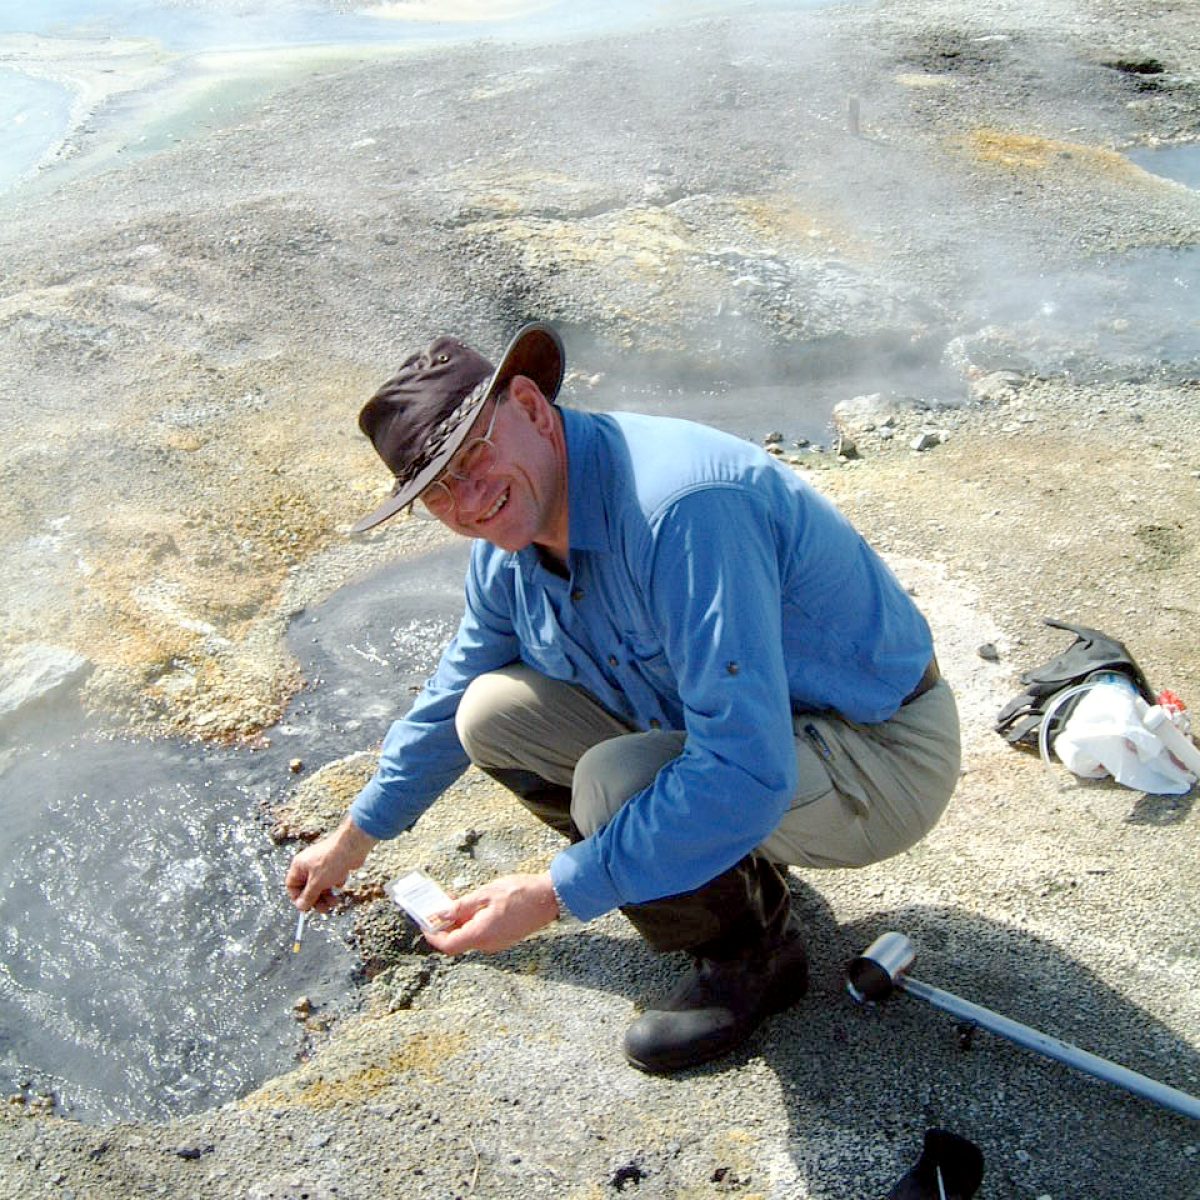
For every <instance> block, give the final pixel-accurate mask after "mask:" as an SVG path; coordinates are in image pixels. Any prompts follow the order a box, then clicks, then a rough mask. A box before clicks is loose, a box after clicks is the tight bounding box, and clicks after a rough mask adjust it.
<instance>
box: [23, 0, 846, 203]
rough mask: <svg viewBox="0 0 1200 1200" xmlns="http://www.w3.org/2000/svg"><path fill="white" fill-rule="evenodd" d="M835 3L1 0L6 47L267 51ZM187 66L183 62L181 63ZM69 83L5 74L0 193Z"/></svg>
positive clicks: (576, 28)
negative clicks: (434, 16)
mask: <svg viewBox="0 0 1200 1200" xmlns="http://www.w3.org/2000/svg"><path fill="white" fill-rule="evenodd" d="M829 2H830V0H709V2H707V3H694V2H692V3H689V2H687V0H657V3H649V4H648V3H634V2H633V0H608V2H607V3H592V4H578V3H572V2H570V0H562V2H559V3H553V4H548V5H546V6H544V7H543V8H541V9H540V10H539V11H537V12H535V13H532V14H530V15H528V16H515V17H509V18H504V19H494V20H488V21H411V20H398V19H389V18H385V17H380V16H377V15H372V11H371V10H372V8H373V7H375V6H374V5H372V4H371V3H369V2H365V3H364V4H363V6H362V9H361V10H360V11H357V12H335V11H333V10H332V9H331V8H329V7H327V6H326V5H323V4H320V3H313V2H312V0H262V2H261V3H257V4H254V3H249V2H243V0H208V2H207V3H204V4H199V3H189V2H188V0H179V2H177V3H170V2H166V3H162V2H160V3H148V2H146V0H40V2H38V3H32V2H30V0H0V47H2V45H3V40H4V38H5V35H8V34H36V35H38V36H40V37H46V38H55V39H60V38H63V39H66V38H69V39H83V40H93V41H96V42H97V43H98V44H101V43H103V42H104V41H105V40H106V39H112V38H123V39H149V40H150V41H151V42H153V43H156V44H157V45H158V46H160V47H161V48H162V49H164V50H166V51H169V52H170V53H172V54H177V55H182V56H184V60H186V57H187V56H191V55H196V54H200V53H203V52H208V51H217V50H236V49H245V48H252V49H255V50H263V49H268V48H282V47H287V46H312V45H355V44H362V43H370V44H373V45H380V46H387V45H395V46H396V47H398V48H410V47H414V46H417V45H421V46H425V47H430V48H433V47H437V46H442V45H445V46H450V45H457V44H461V43H464V42H472V41H478V40H481V39H488V38H500V39H504V40H505V41H533V42H543V41H557V40H561V39H564V38H574V37H579V36H584V35H586V34H589V33H601V32H611V31H614V30H621V29H630V30H632V29H636V28H639V27H642V26H645V25H648V24H654V23H659V24H663V23H672V22H678V21H681V20H686V19H692V18H695V17H698V16H703V15H705V14H709V13H721V12H733V11H736V10H737V9H739V8H754V9H756V10H757V11H764V10H770V9H788V8H815V7H819V6H820V5H821V4H823V3H829ZM177 66H179V67H181V66H182V63H179V64H177ZM70 106H71V93H70V91H69V90H68V88H67V87H65V86H63V85H60V84H58V83H52V82H49V81H47V80H44V79H38V78H35V77H34V76H33V75H32V74H24V73H22V72H20V71H17V70H3V71H0V192H4V191H7V190H8V189H10V188H12V187H13V186H14V185H15V184H17V183H18V182H19V181H20V180H22V179H23V178H25V177H26V176H27V175H28V174H29V172H30V171H31V170H33V168H35V167H36V166H37V164H38V163H39V162H40V161H41V160H42V158H43V156H44V155H46V154H47V153H48V152H49V151H51V150H52V149H53V148H54V147H55V146H57V145H58V144H59V143H60V141H61V140H62V138H63V136H64V135H65V134H66V132H67V130H68V116H69V112H70Z"/></svg>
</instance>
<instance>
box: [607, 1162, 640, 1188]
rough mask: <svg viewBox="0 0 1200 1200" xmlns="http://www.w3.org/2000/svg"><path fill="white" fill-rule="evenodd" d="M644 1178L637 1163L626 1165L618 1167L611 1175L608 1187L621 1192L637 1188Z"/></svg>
mask: <svg viewBox="0 0 1200 1200" xmlns="http://www.w3.org/2000/svg"><path fill="white" fill-rule="evenodd" d="M645 1178H646V1173H645V1171H643V1170H642V1168H641V1167H639V1166H638V1165H637V1163H626V1164H625V1166H623V1167H618V1168H617V1169H616V1170H615V1171H614V1172H613V1173H612V1177H611V1178H610V1179H609V1181H608V1186H609V1187H611V1188H614V1189H615V1190H616V1191H618V1192H623V1191H624V1190H625V1189H626V1188H627V1187H637V1185H638V1184H639V1183H641V1182H642V1180H643V1179H645Z"/></svg>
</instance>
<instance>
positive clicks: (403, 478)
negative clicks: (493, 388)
mask: <svg viewBox="0 0 1200 1200" xmlns="http://www.w3.org/2000/svg"><path fill="white" fill-rule="evenodd" d="M490 383H491V379H490V378H487V379H482V380H480V381H479V383H477V384H476V385H475V386H474V387H473V388H472V389H471V390H470V391H469V392H468V393H467V394H466V395H465V396H464V397H463V398H462V399H461V400H460V401H459V402H458V404H457V405H455V407H454V410H453V411H452V412H451V413H450V415H449V416H448V417H445V418H444V419H443V420H442V421H440V422H439V423H438V424H437V425H435V426H434V427H433V429H432V430H431V431H430V433H429V436H428V437H427V438H426V439H425V445H424V446H422V447H421V452H420V453H419V454H418V455H417V456H416V457H415V458H414V459H413V460H412V461H411V462H410V463H409V464H408V465H407V466H406V467H405V468H404V471H403V472H402V473H401V474H399V475H397V476H396V482H395V483H394V484H393V485H392V495H393V496H395V495H396V494H397V493H398V492H399V491H400V490H401V489H402V488H405V487H407V486H408V485H409V483H410V482H411V481H412V480H413V479H414V478H416V476H418V475H420V474H421V472H422V471H424V470H425V468H426V467H428V466H429V464H430V463H431V462H433V461H434V459H436V458H437V456H438V455H439V454H440V453H441V450H442V447H443V446H444V445H445V444H446V443H447V442H448V441H449V440H450V438H451V436H452V435H453V434H454V433H455V432H457V430H458V427H459V426H460V425H461V424H462V423H463V421H464V420H465V419H466V417H467V416H468V414H470V415H471V416H472V417H474V412H475V409H476V408H477V407H478V405H479V403H480V401H482V400H484V399H486V393H487V390H488V385H489V384H490Z"/></svg>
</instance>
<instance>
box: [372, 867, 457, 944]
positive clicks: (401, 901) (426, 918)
mask: <svg viewBox="0 0 1200 1200" xmlns="http://www.w3.org/2000/svg"><path fill="white" fill-rule="evenodd" d="M384 891H386V892H387V894H388V895H389V896H391V898H392V899H393V900H394V901H395V902H396V903H397V904H398V905H399V906H400V907H401V908H402V909H404V911H405V912H406V913H408V915H409V916H410V917H412V919H413V920H414V921H416V923H417V924H418V925H420V927H421V928H422V929H423V930H424V931H425V932H426V933H437V932H439V931H440V930H442V929H445V928H446V927H447V926H448V925H449V922H448V921H444V920H443V921H438V920H435V919H434V917H435V915H436V914H438V913H441V912H444V911H445V910H446V909H448V908H449V907H450V906H451V905H452V904H453V903H454V901H453V900H451V899H450V897H449V896H448V895H446V893H445V892H444V891H442V889H441V887H440V886H439V885H438V884H437V883H435V882H434V880H432V879H431V878H430V877H429V876H428V875H426V874H425V872H424V871H409V873H408V874H407V875H400V876H398V877H397V878H395V879H393V880H392V881H391V883H389V884H388V885H387V886H386V887H385V888H384Z"/></svg>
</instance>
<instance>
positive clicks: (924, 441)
mask: <svg viewBox="0 0 1200 1200" xmlns="http://www.w3.org/2000/svg"><path fill="white" fill-rule="evenodd" d="M941 443H942V438H941V435H940V434H937V433H934V432H933V431H932V430H926V431H925V432H924V433H918V434H917V436H916V437H915V438H913V440H912V441H911V442H909V443H908V444H909V448H910V449H912V450H917V451H921V450H932V449H933V448H934V446H940V445H941Z"/></svg>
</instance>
